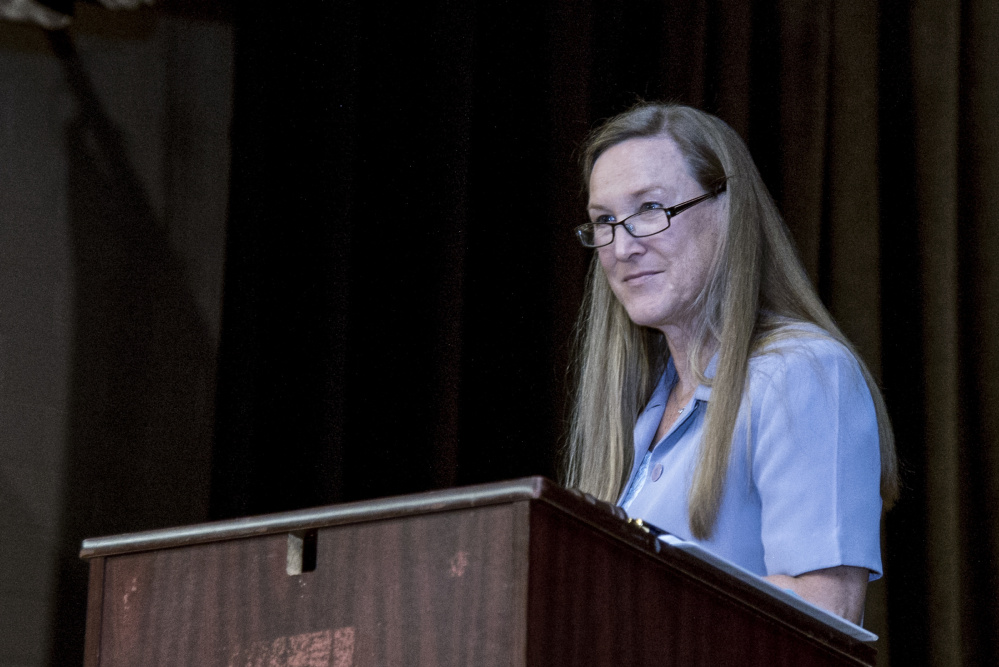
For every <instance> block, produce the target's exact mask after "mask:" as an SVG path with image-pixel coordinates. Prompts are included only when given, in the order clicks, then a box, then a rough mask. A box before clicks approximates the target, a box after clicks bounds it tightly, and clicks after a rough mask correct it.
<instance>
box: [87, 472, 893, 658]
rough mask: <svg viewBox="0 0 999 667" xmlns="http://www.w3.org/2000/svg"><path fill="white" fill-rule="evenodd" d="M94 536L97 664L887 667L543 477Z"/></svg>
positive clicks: (92, 651)
mask: <svg viewBox="0 0 999 667" xmlns="http://www.w3.org/2000/svg"><path fill="white" fill-rule="evenodd" d="M302 529H308V530H310V531H311V530H315V531H316V535H317V537H316V545H317V546H316V568H315V570H314V571H311V572H303V573H302V574H297V575H288V574H287V558H288V549H289V546H288V545H289V540H288V533H289V532H290V531H292V530H296V531H297V530H302ZM234 536H235V537H234ZM88 542H89V543H90V545H91V549H90V552H91V553H100V554H101V556H98V557H95V558H93V560H92V580H91V591H90V594H91V598H90V611H89V614H90V619H89V621H90V626H89V628H88V637H90V638H91V641H90V642H89V643H88V648H87V651H88V653H87V660H88V662H87V665H88V666H96V665H101V666H102V667H108V666H115V667H117V666H128V667H141V666H143V665H198V666H206V667H213V666H225V667H235V666H236V665H239V667H263V666H265V665H266V666H268V667H270V666H279V665H280V666H288V667H320V666H321V667H368V666H378V667H384V666H389V667H392V666H397V665H398V666H404V665H405V666H408V665H420V666H428V667H429V666H443V667H448V666H451V665H455V666H457V665H476V666H491V665H511V666H518V667H519V666H524V665H531V666H532V667H533V666H540V665H552V664H559V665H561V664H567V665H569V664H571V665H611V664H613V665H730V664H731V665H767V666H768V667H769V666H770V665H803V666H805V667H819V666H823V667H824V666H830V665H873V664H874V657H875V652H874V650H873V649H872V648H870V647H869V646H866V645H864V644H862V643H861V642H858V641H856V640H853V639H851V638H850V637H848V636H846V635H843V634H842V633H839V632H838V631H836V630H833V629H832V628H830V627H828V626H825V625H824V624H822V623H820V622H818V621H816V620H814V619H811V618H809V617H808V616H806V615H804V614H802V613H801V612H798V611H796V610H795V609H792V608H791V607H788V606H787V605H785V604H783V603H782V602H780V601H778V600H776V599H774V598H772V597H771V596H769V595H767V594H766V593H763V592H761V591H759V590H757V589H755V588H753V587H751V586H749V585H748V584H745V583H743V582H741V581H739V580H737V579H734V578H733V577H731V576H729V575H727V574H725V573H724V572H721V571H719V570H716V569H715V568H713V567H712V566H710V565H708V564H706V563H704V562H703V561H700V560H698V559H697V558H695V557H693V556H690V555H689V554H686V553H684V552H681V551H677V550H673V549H669V548H668V547H665V546H662V545H661V544H660V543H659V542H658V541H657V540H656V539H655V538H654V537H653V536H652V535H650V534H649V533H648V532H645V531H643V530H642V529H640V528H638V527H636V526H635V525H633V524H630V523H628V522H626V521H624V520H622V518H621V516H620V512H619V511H618V510H616V509H615V508H612V507H609V506H607V505H606V504H603V503H599V502H597V501H595V500H594V499H592V498H590V497H586V496H583V495H582V494H579V493H575V492H569V491H566V490H564V489H560V488H558V487H557V486H555V485H553V484H551V483H550V482H547V481H546V480H542V479H538V478H532V479H527V480H517V481H515V482H510V483H506V484H494V485H484V486H481V487H471V488H469V489H457V490H449V491H445V492H440V493H437V494H418V495H415V496H412V497H409V498H408V499H407V498H396V499H386V500H380V501H372V502H370V503H363V504H351V505H344V506H340V507H330V508H318V509H315V510H306V511H303V512H297V513H288V514H286V515H274V516H271V517H262V518H256V519H248V520H239V521H235V522H221V523H218V524H207V525H203V526H197V527H194V529H193V530H192V529H179V530H177V531H165V532H164V531H157V532H155V533H150V534H142V535H133V536H121V537H118V538H108V539H105V540H97V541H93V540H91V541H88ZM153 543H155V544H158V545H159V546H160V547H161V548H156V549H149V545H150V544H153ZM113 545H117V546H116V547H115V546H113ZM115 548H117V549H118V550H119V552H118V553H115V552H114V549H115ZM143 548H145V549H147V550H145V551H141V550H139V549H143Z"/></svg>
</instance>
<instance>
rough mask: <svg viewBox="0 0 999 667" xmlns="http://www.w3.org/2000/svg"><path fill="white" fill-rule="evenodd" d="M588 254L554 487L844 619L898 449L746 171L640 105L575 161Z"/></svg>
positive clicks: (746, 163) (686, 112)
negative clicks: (693, 545)
mask: <svg viewBox="0 0 999 667" xmlns="http://www.w3.org/2000/svg"><path fill="white" fill-rule="evenodd" d="M583 168H584V179H585V180H586V183H587V187H588V191H589V205H588V208H589V219H590V222H589V223H587V224H584V225H581V226H580V227H578V228H577V229H576V233H577V235H578V237H579V239H580V241H582V243H583V245H584V246H587V247H591V248H596V251H595V253H594V258H593V262H592V265H591V269H590V273H589V276H588V285H587V292H586V298H585V302H584V304H583V308H582V311H581V314H580V320H579V324H578V344H577V351H576V356H577V361H576V364H575V366H574V367H575V368H576V370H577V374H578V377H577V391H576V397H575V405H574V410H573V417H572V424H571V428H570V436H569V443H568V449H567V457H566V470H565V481H566V483H567V484H568V485H570V486H576V487H578V488H580V489H582V490H583V491H586V492H588V493H591V494H593V495H595V496H597V497H598V498H602V499H604V500H608V501H610V502H614V501H618V503H619V504H621V505H622V506H623V507H624V508H625V510H626V511H627V512H628V513H629V515H630V516H633V517H638V518H642V519H643V520H645V521H647V522H649V523H652V524H654V525H656V526H658V527H660V528H662V529H664V530H666V531H668V532H670V533H673V534H674V535H677V536H678V537H681V538H684V539H690V540H693V541H696V542H698V543H700V544H702V545H703V546H705V547H706V548H708V549H710V550H712V551H714V552H715V553H717V554H718V555H720V556H722V557H724V558H727V559H729V560H731V561H733V562H735V563H737V564H739V565H741V566H742V567H744V568H746V569H748V570H750V571H752V572H755V573H757V574H759V575H760V576H764V577H766V578H767V579H769V580H771V581H772V582H774V583H776V584H777V585H779V586H781V587H783V588H788V589H791V590H792V591H794V592H796V593H798V594H799V595H800V596H802V597H803V598H805V599H806V600H809V601H811V602H813V603H815V604H817V605H819V606H821V607H824V608H826V609H828V610H830V611H832V612H834V613H837V614H839V615H841V616H843V617H845V618H848V619H850V620H853V621H854V622H857V621H859V620H860V618H861V615H862V612H863V604H864V596H865V593H866V586H867V582H868V580H869V579H870V578H876V577H878V576H880V573H881V557H880V546H879V524H880V516H881V512H882V508H883V507H884V508H885V509H887V508H888V507H889V506H890V505H891V504H892V502H893V501H894V499H895V497H896V495H897V486H898V483H897V472H896V462H895V456H894V446H893V438H892V433H891V427H890V424H889V422H888V417H887V413H886V411H885V407H884V402H883V400H882V398H881V394H880V392H879V391H878V388H877V386H876V384H875V382H874V380H873V378H872V377H871V374H870V372H869V371H868V370H867V368H866V367H865V366H864V364H863V362H862V361H860V359H859V357H858V356H857V354H856V352H855V351H854V349H853V347H852V346H851V345H850V343H849V342H848V341H847V340H846V339H845V338H844V337H843V334H842V333H840V331H839V329H838V328H837V327H836V325H835V324H834V323H833V321H832V318H831V317H830V316H829V313H828V312H827V311H826V310H825V308H824V307H823V306H822V304H821V302H820V301H819V299H818V297H817V295H816V294H815V291H814V289H813V288H812V286H811V284H810V283H809V281H808V278H807V276H806V275H805V272H804V270H803V269H802V267H801V264H800V262H799V261H798V259H797V256H796V254H795V251H794V247H793V244H792V242H791V240H790V237H789V235H788V232H787V229H786V228H785V226H784V223H783V221H782V220H781V218H780V215H779V213H778V212H777V209H776V207H775V205H774V203H773V201H772V200H771V198H770V196H769V194H768V192H767V190H766V188H765V186H764V185H763V183H762V180H761V179H760V176H759V173H758V172H757V170H756V167H755V165H754V164H753V161H752V158H751V157H750V156H749V152H748V150H747V149H746V147H745V145H744V144H743V142H742V141H741V140H740V139H739V137H738V135H737V134H736V133H735V132H734V131H733V130H732V129H731V128H730V127H728V126H727V125H726V124H725V123H723V122H722V121H721V120H719V119H717V118H715V117H713V116H711V115H709V114H706V113H703V112H700V111H697V110H695V109H691V108H689V107H683V106H674V105H658V104H643V105H640V106H638V107H636V108H634V109H632V110H631V111H628V112H626V113H624V114H622V115H620V116H618V117H616V118H613V119H611V120H610V121H608V122H607V123H606V124H604V125H603V126H602V127H601V128H599V129H598V130H597V131H596V132H594V133H593V135H591V137H590V139H589V141H588V142H587V144H586V150H585V153H584V156H583Z"/></svg>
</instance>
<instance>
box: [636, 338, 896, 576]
mask: <svg viewBox="0 0 999 667" xmlns="http://www.w3.org/2000/svg"><path fill="white" fill-rule="evenodd" d="M816 331H817V330H816ZM716 363H717V358H716V359H714V360H712V362H711V364H709V366H708V369H707V372H706V373H705V374H706V375H707V376H708V377H713V375H714V368H715V365H716ZM675 382H676V371H675V369H674V367H673V363H672V361H670V362H669V364H668V366H667V368H666V371H665V373H663V376H662V377H661V378H660V380H659V384H658V385H657V386H656V389H655V391H654V392H653V394H652V398H651V399H650V400H649V403H648V405H647V406H646V407H645V409H644V411H643V412H642V413H641V415H639V417H638V421H637V423H636V424H635V439H634V442H635V463H634V466H633V467H632V471H631V478H630V481H629V484H628V486H627V487H626V491H625V493H624V494H622V498H621V500H620V501H619V503H618V504H620V505H621V506H622V507H623V508H624V509H625V511H627V513H628V515H629V516H631V517H634V518H641V519H642V520H644V521H647V522H649V523H651V524H653V525H655V526H657V527H659V528H662V529H663V530H665V531H667V532H669V533H672V534H673V535H676V536H677V537H680V538H682V539H685V540H690V541H693V542H696V543H698V544H700V545H701V546H703V547H704V548H706V549H708V550H710V551H712V552H713V553H715V554H717V555H718V556H721V557H722V558H725V559H727V560H730V561H732V562H734V563H736V564H738V565H740V566H742V567H743V568H745V569H747V570H749V571H750V572H754V573H755V574H758V575H760V576H764V575H768V574H786V575H791V576H796V575H799V574H802V573H805V572H811V571H812V570H818V569H822V568H827V567H834V566H837V565H853V566H857V567H865V568H867V569H868V570H870V571H871V578H872V579H876V578H877V577H879V576H880V575H881V544H880V532H879V531H880V520H881V495H880V475H881V457H880V451H879V446H878V426H877V418H876V416H875V412H874V403H873V401H872V400H871V394H870V391H869V390H868V388H867V384H866V383H865V382H864V377H863V375H862V374H861V372H860V367H859V366H858V364H857V362H856V360H855V359H854V358H853V356H852V355H851V354H850V353H849V351H848V350H846V348H844V347H843V346H842V345H840V344H839V343H837V342H835V341H832V340H830V339H827V338H820V337H814V336H812V337H809V336H808V335H807V334H805V335H804V336H802V337H796V338H793V339H787V340H783V341H780V342H778V343H776V344H774V346H773V347H772V348H769V349H768V350H766V352H765V353H764V354H761V355H757V356H755V357H753V358H751V359H750V361H749V390H748V392H746V394H745V396H744V398H743V403H742V407H741V409H740V411H739V416H738V419H737V421H736V426H735V432H734V434H733V440H732V449H731V456H730V460H729V469H728V477H727V478H726V481H725V488H724V492H723V498H722V504H721V509H720V511H719V513H718V520H717V523H716V524H715V527H714V532H713V534H712V536H711V537H710V538H709V539H707V540H698V539H694V538H693V537H692V535H691V534H690V526H689V516H688V509H687V498H688V496H689V493H690V486H691V482H692V479H693V471H694V468H695V466H696V464H697V451H698V447H699V443H700V441H701V433H702V431H703V429H704V416H705V412H706V410H707V405H708V401H710V400H711V389H710V387H707V386H705V385H701V386H699V387H698V388H697V389H696V390H695V391H694V396H693V397H692V398H691V401H690V403H689V404H688V405H687V407H686V408H685V409H684V410H683V413H682V415H681V417H680V418H679V419H678V420H677V421H676V423H675V424H673V426H672V427H671V428H670V430H669V432H668V433H667V434H666V435H665V437H663V439H662V440H660V441H659V442H658V443H656V444H655V447H654V448H653V449H652V450H651V451H649V445H650V444H651V443H652V438H653V437H654V436H655V432H656V429H657V428H658V426H659V422H660V421H661V420H662V416H663V410H664V409H665V406H666V399H667V398H668V396H669V390H670V388H671V387H672V386H673V384H674V383H675Z"/></svg>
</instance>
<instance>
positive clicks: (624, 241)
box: [613, 226, 645, 260]
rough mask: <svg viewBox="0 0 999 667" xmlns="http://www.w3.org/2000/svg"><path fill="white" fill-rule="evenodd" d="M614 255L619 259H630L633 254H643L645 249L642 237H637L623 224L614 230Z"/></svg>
mask: <svg viewBox="0 0 999 667" xmlns="http://www.w3.org/2000/svg"><path fill="white" fill-rule="evenodd" d="M613 247H614V257H616V258H617V259H619V260H620V259H628V258H629V257H631V256H633V255H638V254H641V253H642V252H643V251H644V250H645V246H644V245H643V244H642V241H641V239H636V238H635V237H634V236H632V235H631V234H629V233H628V230H627V229H625V228H624V227H623V226H621V227H618V228H617V229H615V230H614V241H613Z"/></svg>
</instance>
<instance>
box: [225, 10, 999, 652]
mask: <svg viewBox="0 0 999 667" xmlns="http://www.w3.org/2000/svg"><path fill="white" fill-rule="evenodd" d="M236 24H237V56H236V62H237V70H236V99H235V115H234V127H233V174H232V184H233V185H232V197H231V204H230V226H229V241H228V256H227V268H226V282H225V302H224V312H223V334H222V343H221V351H220V358H221V366H220V376H219V378H220V380H219V399H218V423H217V431H216V451H215V461H214V471H213V474H214V477H213V480H214V481H213V513H214V514H215V516H217V517H226V516H234V515H238V514H247V513H256V512H263V511H275V510H281V509H288V508H293V507H302V506H308V505H315V504H321V503H330V502H338V501H343V500H353V499H360V498H368V497H374V496H382V495H389V494H397V493H405V492H410V491H417V490H423V489H430V488H440V487H445V486H451V485H455V484H466V483H476V482H484V481H490V480H499V479H506V478H510V477H517V476H521V475H528V474H544V475H549V476H552V475H553V474H554V472H555V466H556V460H557V454H558V446H559V441H560V437H561V435H562V433H563V431H564V428H565V419H566V411H565V405H566V402H565V394H566V383H565V375H566V364H567V348H568V344H569V340H570V337H571V328H572V320H573V317H574V315H575V312H576V309H577V307H578V304H579V299H580V293H581V284H582V276H583V271H584V267H585V265H586V262H587V259H588V257H587V255H586V253H585V252H584V251H583V250H582V249H581V248H578V247H577V246H576V245H575V244H574V241H573V240H572V238H571V236H570V229H571V227H572V226H573V225H574V224H576V223H577V222H578V221H579V220H580V219H581V215H582V199H581V189H580V182H579V179H578V175H577V166H576V161H575V153H574V151H575V150H576V147H577V145H578V144H579V142H580V140H581V139H582V138H583V136H585V134H586V133H587V132H588V130H589V129H590V128H591V127H592V126H593V124H594V123H595V122H596V121H598V120H599V119H600V118H603V117H607V116H609V115H611V114H614V113H616V112H619V111H621V110H623V109H625V108H627V107H628V106H629V105H630V104H632V103H633V102H635V101H636V100H637V99H639V98H646V99H665V100H676V101H680V102H685V103H690V104H694V105H696V106H699V107H701V108H704V109H706V110H708V111H711V112H714V113H717V114H718V115H720V116H721V117H722V118H724V119H725V120H727V121H728V122H729V123H730V124H731V125H732V126H733V127H735V128H736V129H737V130H738V131H739V132H740V133H742V135H743V136H744V137H745V138H746V139H747V141H748V143H749V146H750V148H751V150H752V152H753V154H754V156H755V158H756V160H757V163H758V164H759V166H760V169H761V171H762V173H763V174H764V177H765V179H766V180H767V182H768V184H769V186H770V188H771V190H772V192H773V193H774V195H775V197H776V198H777V200H778V202H779V203H780V206H781V208H782V210H783V212H784V214H785V216H786V218H787V221H788V224H789V225H790V227H791V229H792V231H793V232H794V235H795V238H796V240H797V242H798V244H799V248H800V251H801V255H802V258H803V260H804V262H805V265H806V266H807V267H808V269H809V271H810V273H811V275H812V277H813V279H814V280H815V282H816V285H817V286H818V288H819V291H820V294H821V295H822V297H823V299H824V300H825V301H826V303H827V304H828V305H829V307H830V309H831V310H832V312H833V314H834V316H835V317H836V318H837V319H838V320H839V322H840V323H841V325H842V326H843V328H844V330H845V331H846V333H847V335H849V336H851V337H852V338H853V340H854V341H855V342H856V343H857V345H858V347H859V349H860V350H861V352H862V354H863V355H864V356H865V358H866V360H867V362H868V363H869V364H870V365H871V367H872V368H873V369H874V370H875V373H876V374H877V375H878V376H879V377H880V378H881V380H882V383H883V386H884V390H885V395H886V397H887V400H888V403H889V407H890V411H891V413H892V416H893V419H894V422H895V426H896V431H897V436H898V447H899V453H900V456H901V458H902V462H903V466H904V474H905V477H904V481H905V489H904V491H903V497H902V500H901V502H900V503H899V505H898V507H897V508H896V509H895V510H894V511H893V512H891V513H890V514H889V515H888V518H887V522H886V530H885V536H886V544H885V564H886V577H885V579H884V580H883V582H880V583H879V584H876V585H875V586H874V587H872V590H871V594H870V603H869V607H868V625H869V626H872V627H873V628H874V630H875V631H876V632H879V633H880V634H881V635H882V641H881V643H880V649H881V651H880V653H881V660H882V663H883V664H889V663H892V664H898V665H911V664H933V665H962V664H967V665H979V664H995V663H997V662H999V616H997V612H996V605H995V600H996V599H999V575H997V556H999V518H997V509H996V508H997V507H999V481H997V480H999V442H997V437H999V436H997V426H999V424H997V420H996V416H997V413H996V410H995V409H994V408H993V407H992V406H993V405H994V401H993V400H992V399H993V398H994V397H995V396H996V394H997V393H999V385H997V380H996V379H995V378H996V373H994V372H992V371H993V370H994V369H995V367H996V366H997V360H999V350H997V343H996V341H997V340H999V336H997V335H996V334H997V333H999V332H997V331H996V328H997V327H999V320H997V318H996V317H995V311H996V304H997V301H996V297H997V292H999V267H997V264H996V259H995V257H996V256H997V255H996V245H997V241H996V238H997V234H996V231H997V229H996V227H997V223H996V217H995V214H994V213H993V212H992V210H991V209H992V205H993V203H994V201H996V199H997V197H996V195H997V194H999V181H997V177H996V173H997V169H996V168H995V167H996V164H995V163H996V160H997V157H996V156H997V155H999V146H997V143H999V120H997V118H999V117H997V113H996V110H997V109H999V99H997V96H999V93H997V91H999V81H997V76H999V62H997V58H999V55H997V53H999V51H997V50H996V49H995V48H994V44H995V41H996V37H997V36H999V6H997V5H996V4H995V3H993V2H991V1H990V0H977V1H971V2H960V3H956V2H952V1H950V0H920V1H918V2H914V3H909V2H901V1H900V0H882V1H881V2H878V3H874V2H870V3H842V2H833V1H832V0H824V1H822V0H816V1H810V2H784V1H778V0H759V1H757V2H752V3H745V2H740V1H736V0H700V1H698V0H684V1H678V2H668V3H667V2H658V1H657V2H652V1H649V0H635V1H632V2H616V1H611V0H584V1H570V0H564V1H561V2H558V1H551V2H544V3H536V2H526V1H525V2H515V1H509V2H468V1H461V2H459V1H445V0H433V1H430V2H423V3H360V2H349V1H342V2H323V3H320V2H313V3H295V7H294V9H288V8H285V7H284V6H278V5H277V4H275V3H260V2H255V3H238V7H237V9H236ZM650 641H655V639H654V638H650Z"/></svg>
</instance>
